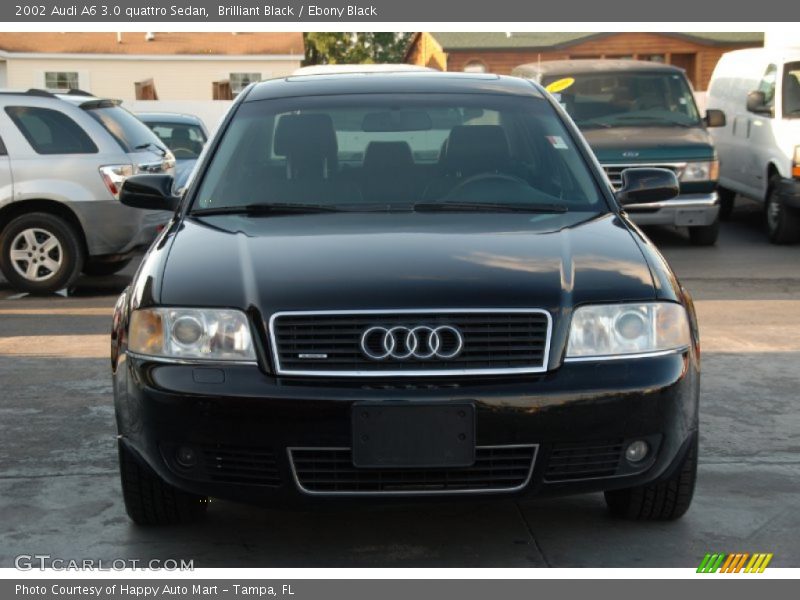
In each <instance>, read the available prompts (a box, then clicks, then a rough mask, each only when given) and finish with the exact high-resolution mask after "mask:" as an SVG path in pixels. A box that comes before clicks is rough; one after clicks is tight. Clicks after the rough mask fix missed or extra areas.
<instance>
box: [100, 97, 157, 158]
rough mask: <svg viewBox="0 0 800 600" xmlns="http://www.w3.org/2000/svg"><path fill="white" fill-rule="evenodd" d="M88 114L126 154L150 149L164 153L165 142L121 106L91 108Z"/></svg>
mask: <svg viewBox="0 0 800 600" xmlns="http://www.w3.org/2000/svg"><path fill="white" fill-rule="evenodd" d="M86 112H88V113H89V114H90V115H91V116H92V117H93V118H94V119H95V120H96V121H98V122H99V123H100V124H101V125H102V126H103V127H105V129H106V131H108V133H110V134H111V136H112V137H113V138H114V139H115V140H117V142H118V143H119V145H120V146H122V149H123V150H125V152H136V151H139V150H148V149H149V150H153V151H155V152H162V149H163V148H164V144H163V142H161V140H159V139H158V137H157V136H156V134H154V133H153V132H152V131H150V129H149V128H148V127H147V125H145V124H144V123H142V122H141V121H140V120H139V119H137V118H136V117H135V116H134V115H133V114H131V113H130V112H128V111H127V110H125V109H124V108H122V107H121V106H104V107H101V108H90V109H88V110H87V111H86Z"/></svg>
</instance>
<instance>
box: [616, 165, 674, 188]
mask: <svg viewBox="0 0 800 600" xmlns="http://www.w3.org/2000/svg"><path fill="white" fill-rule="evenodd" d="M634 168H648V169H651V168H656V169H669V170H670V171H672V172H673V173H675V175H677V177H678V178H679V179H680V176H681V174H682V173H683V169H685V168H686V165H685V164H683V163H670V164H635V163H634V164H625V165H622V164H608V165H603V170H604V171H605V172H606V175H608V179H609V180H610V181H611V185H612V186H614V189H615V190H618V189H620V188H621V187H622V172H623V171H624V170H625V169H634Z"/></svg>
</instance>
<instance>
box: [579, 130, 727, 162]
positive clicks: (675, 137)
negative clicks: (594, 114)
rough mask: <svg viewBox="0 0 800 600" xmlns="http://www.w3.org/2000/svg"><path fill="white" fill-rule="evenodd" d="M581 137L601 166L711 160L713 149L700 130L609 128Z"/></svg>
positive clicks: (588, 131) (708, 136) (708, 139)
mask: <svg viewBox="0 0 800 600" xmlns="http://www.w3.org/2000/svg"><path fill="white" fill-rule="evenodd" d="M583 135H584V137H585V138H586V141H587V142H589V145H590V146H591V147H592V150H593V151H594V153H595V155H597V159H598V160H599V161H600V162H602V163H607V162H615V163H631V162H653V161H656V162H661V161H682V160H711V159H712V158H714V145H713V142H712V139H711V136H710V135H709V134H708V132H707V131H706V130H705V129H703V128H702V127H689V128H686V127H610V128H607V129H586V130H584V131H583Z"/></svg>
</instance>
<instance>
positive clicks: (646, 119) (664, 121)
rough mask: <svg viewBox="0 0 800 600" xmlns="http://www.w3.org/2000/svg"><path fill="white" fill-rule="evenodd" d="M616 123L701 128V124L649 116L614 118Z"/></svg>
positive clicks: (621, 116)
mask: <svg viewBox="0 0 800 600" xmlns="http://www.w3.org/2000/svg"><path fill="white" fill-rule="evenodd" d="M614 120H615V121H644V122H646V123H655V124H663V125H677V126H678V127H699V125H700V124H699V123H681V122H680V121H672V120H671V119H663V118H661V117H650V116H648V115H619V116H617V117H614Z"/></svg>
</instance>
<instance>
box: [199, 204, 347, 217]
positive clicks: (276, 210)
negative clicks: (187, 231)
mask: <svg viewBox="0 0 800 600" xmlns="http://www.w3.org/2000/svg"><path fill="white" fill-rule="evenodd" d="M328 212H343V211H342V209H340V208H336V207H335V206H325V205H323V204H299V203H298V204H294V203H290V202H273V203H271V204H243V205H241V206H216V207H213V206H212V207H209V208H196V209H195V210H193V211H191V212H190V213H189V214H190V215H192V216H195V217H204V216H211V215H248V216H258V215H275V214H281V215H290V214H295V215H300V214H308V213H328Z"/></svg>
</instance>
